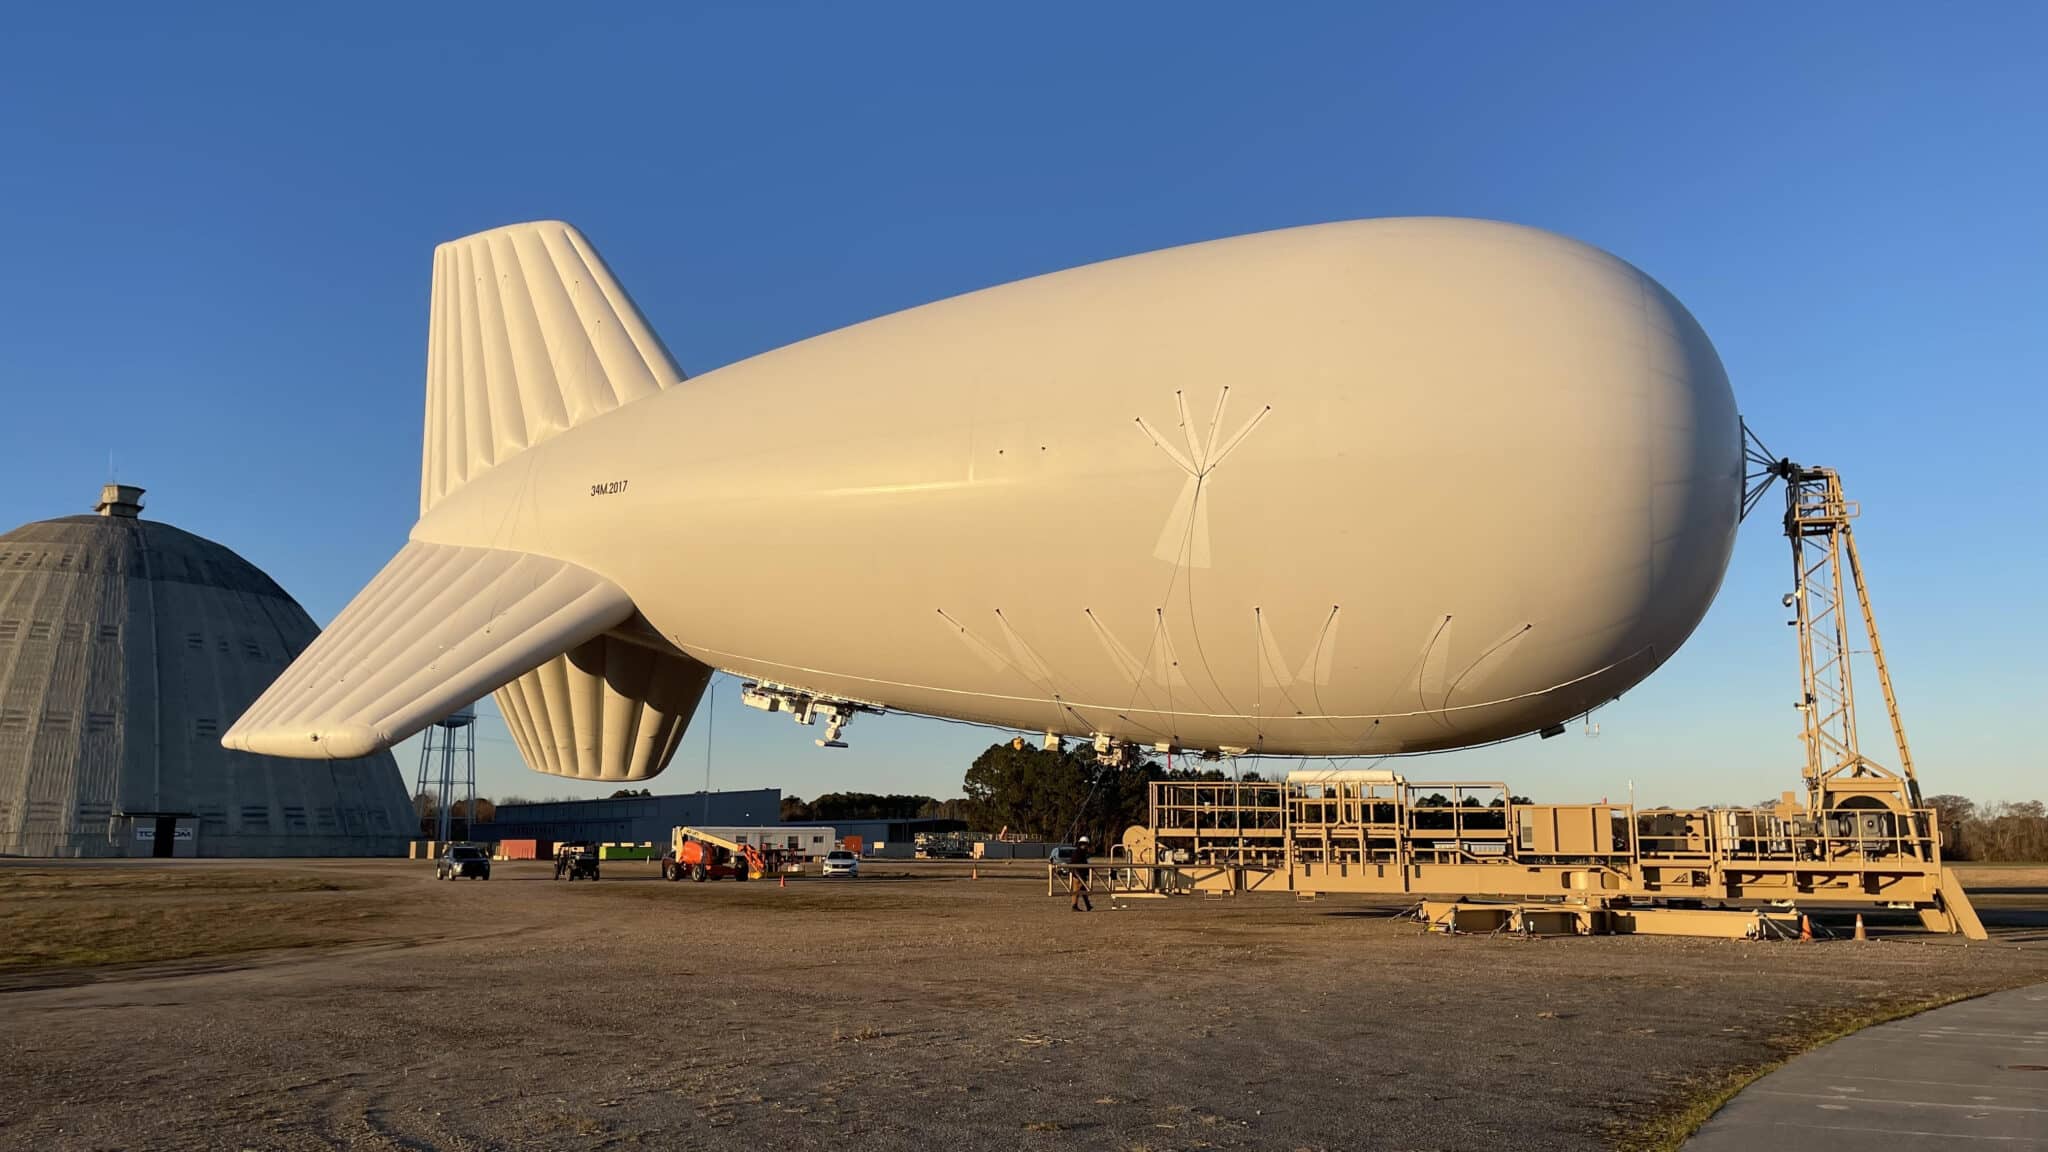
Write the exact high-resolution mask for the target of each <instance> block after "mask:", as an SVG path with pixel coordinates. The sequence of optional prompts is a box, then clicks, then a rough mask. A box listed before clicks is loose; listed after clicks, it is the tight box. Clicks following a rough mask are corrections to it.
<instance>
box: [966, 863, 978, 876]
mask: <svg viewBox="0 0 2048 1152" xmlns="http://www.w3.org/2000/svg"><path fill="white" fill-rule="evenodd" d="M967 878H968V879H969V880H979V879H981V865H979V864H976V865H974V866H973V867H971V868H969V869H968V870H967Z"/></svg>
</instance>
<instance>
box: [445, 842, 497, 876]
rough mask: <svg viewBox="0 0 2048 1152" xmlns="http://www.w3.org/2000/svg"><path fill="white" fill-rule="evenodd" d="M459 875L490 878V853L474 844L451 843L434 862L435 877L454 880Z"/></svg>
mask: <svg viewBox="0 0 2048 1152" xmlns="http://www.w3.org/2000/svg"><path fill="white" fill-rule="evenodd" d="M458 876H470V877H474V878H475V879H478V880H489V879H490V878H491V858H490V855H489V854H488V853H486V852H485V851H484V850H483V849H481V848H479V847H477V846H476V845H474V844H450V845H449V846H448V847H447V848H446V849H445V850H444V851H443V852H442V853H441V859H440V860H439V861H437V862H436V863H435V864H434V879H436V880H453V879H455V878H456V877H458Z"/></svg>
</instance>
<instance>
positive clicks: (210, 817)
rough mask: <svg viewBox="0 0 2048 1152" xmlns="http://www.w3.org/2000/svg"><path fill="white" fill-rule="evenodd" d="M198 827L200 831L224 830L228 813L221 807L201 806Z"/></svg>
mask: <svg viewBox="0 0 2048 1152" xmlns="http://www.w3.org/2000/svg"><path fill="white" fill-rule="evenodd" d="M199 828H200V831H202V832H216V833H218V832H225V831H227V828H228V814H227V811H226V810H225V809H222V808H201V809H200V810H199Z"/></svg>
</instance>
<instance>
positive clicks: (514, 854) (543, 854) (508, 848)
mask: <svg viewBox="0 0 2048 1152" xmlns="http://www.w3.org/2000/svg"><path fill="white" fill-rule="evenodd" d="M497 855H498V859H500V860H552V859H554V856H555V842H554V841H552V840H500V841H498V853H497Z"/></svg>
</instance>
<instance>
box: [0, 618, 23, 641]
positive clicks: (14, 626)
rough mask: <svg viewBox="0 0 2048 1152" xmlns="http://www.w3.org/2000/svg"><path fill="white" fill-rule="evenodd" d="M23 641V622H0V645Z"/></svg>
mask: <svg viewBox="0 0 2048 1152" xmlns="http://www.w3.org/2000/svg"><path fill="white" fill-rule="evenodd" d="M19 639H21V621H19V620H0V643H6V642H10V641H14V640H19Z"/></svg>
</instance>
